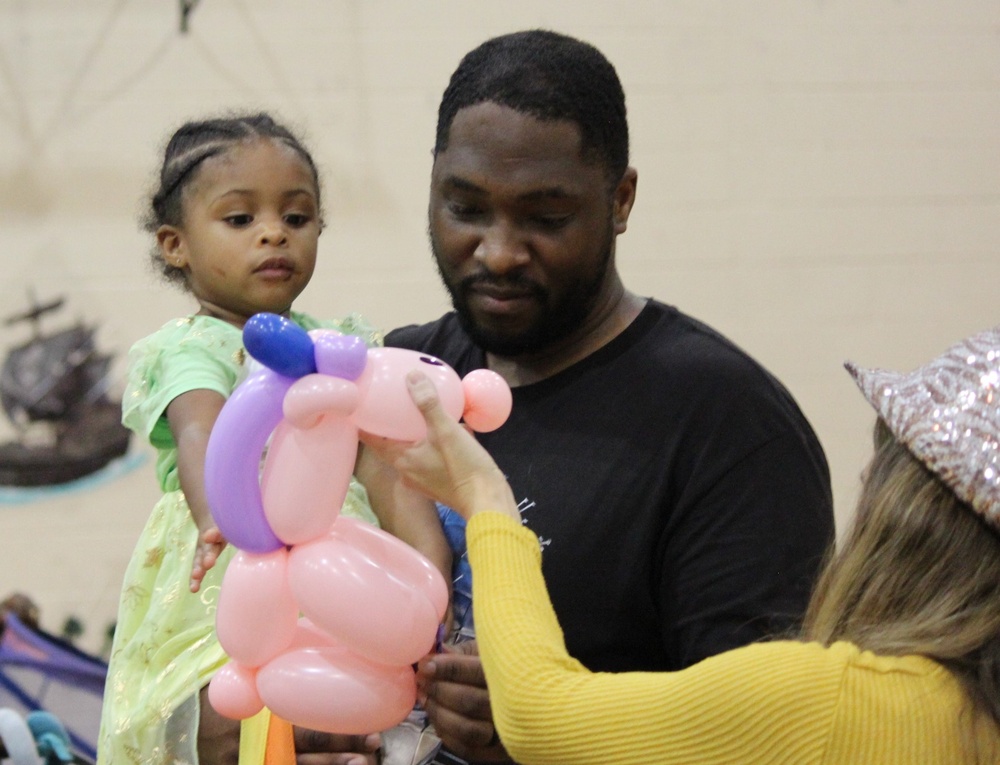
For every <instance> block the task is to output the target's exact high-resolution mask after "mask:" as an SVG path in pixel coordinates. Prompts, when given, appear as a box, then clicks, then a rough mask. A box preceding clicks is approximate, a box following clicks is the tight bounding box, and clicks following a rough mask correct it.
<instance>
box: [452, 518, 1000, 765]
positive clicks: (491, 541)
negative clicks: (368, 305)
mask: <svg viewBox="0 0 1000 765" xmlns="http://www.w3.org/2000/svg"><path fill="white" fill-rule="evenodd" d="M467 539H468V545H469V557H470V560H471V562H472V568H473V572H474V575H473V587H474V588H475V589H474V601H475V604H476V605H475V608H476V631H477V636H478V639H479V644H480V651H481V653H482V657H483V664H484V666H485V669H486V677H487V682H488V684H489V687H490V695H491V699H492V706H493V714H494V718H495V720H496V724H497V728H498V730H499V732H500V736H501V739H502V740H503V742H504V744H505V745H506V747H507V749H508V751H509V752H510V755H511V756H512V757H513V758H514V759H515V760H516V761H517V762H519V763H522V765H542V764H543V763H545V764H550V763H567V764H570V763H571V764H572V765H587V764H588V763H594V765H607V763H618V762H622V763H624V762H628V763H656V764H657V765H670V764H671V763H697V764H698V765H711V764H712V763H719V764H720V765H721V764H722V763H726V765H731V764H732V763H741V764H743V765H754V763H768V764H769V765H770V764H772V763H788V764H789V765H809V763H817V764H819V763H822V765H848V764H850V765H858V764H860V763H863V764H864V765H887V764H888V763H892V764H893V765H935V764H937V763H941V765H944V764H945V763H947V764H948V765H951V764H953V763H973V762H975V763H997V762H1000V730H998V729H997V727H996V726H995V725H993V724H992V723H990V722H986V721H983V720H980V724H978V725H973V724H972V723H971V722H970V718H971V714H970V709H969V705H968V703H967V701H966V698H965V695H964V694H963V692H962V690H961V688H960V687H959V685H958V683H957V682H956V681H955V680H954V678H953V677H952V675H951V674H950V673H949V672H948V671H946V670H945V669H944V668H942V667H941V666H940V665H938V664H936V663H934V662H932V661H931V660H929V659H926V658H923V657H920V656H903V657H894V656H876V655H875V654H873V653H871V652H868V651H861V650H860V649H858V648H857V647H856V646H854V645H852V644H849V643H836V644H834V645H832V646H830V647H829V648H824V647H822V646H821V645H819V644H816V643H800V642H792V641H781V642H774V643H762V644H757V645H752V646H747V647H745V648H740V649H737V650H734V651H729V652H727V653H724V654H721V655H719V656H715V657H712V658H709V659H706V660H705V661H702V662H700V663H699V664H697V665H695V666H693V667H690V668H688V669H686V670H683V671H681V672H629V673H623V674H611V673H592V672H589V671H588V670H587V669H586V668H584V667H583V666H582V665H581V664H580V663H579V662H577V661H576V660H575V659H572V658H570V657H569V655H568V654H567V653H566V648H565V644H564V642H563V637H562V631H561V630H560V628H559V624H558V622H557V621H556V616H555V614H554V613H553V611H552V606H551V604H550V601H549V599H548V595H547V593H546V591H545V583H544V580H543V579H542V575H541V568H540V561H541V554H540V552H539V546H538V540H537V538H536V537H535V536H534V535H533V534H532V533H531V532H530V531H529V530H528V529H526V528H525V527H523V526H521V525H520V524H519V523H518V522H517V521H515V520H513V519H512V518H509V517H508V516H505V515H501V514H499V513H493V512H486V513H480V514H478V515H476V516H474V517H473V519H472V521H471V522H470V523H469V526H468V537H467Z"/></svg>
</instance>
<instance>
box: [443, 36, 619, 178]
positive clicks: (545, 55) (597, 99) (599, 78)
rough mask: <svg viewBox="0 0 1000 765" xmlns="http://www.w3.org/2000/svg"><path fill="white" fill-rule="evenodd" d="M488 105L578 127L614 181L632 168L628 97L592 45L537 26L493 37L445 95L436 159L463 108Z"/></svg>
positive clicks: (468, 59) (587, 152)
mask: <svg viewBox="0 0 1000 765" xmlns="http://www.w3.org/2000/svg"><path fill="white" fill-rule="evenodd" d="M484 102H493V103H496V104H500V105H501V106H506V107H509V108H511V109H514V110H515V111H518V112H521V113H522V114H528V115H531V116H532V117H535V118H536V119H539V120H545V121H548V120H569V121H571V122H573V123H575V124H576V125H577V127H578V128H579V130H580V134H581V136H582V147H581V148H582V150H583V153H584V156H585V157H586V158H588V159H593V160H597V161H599V162H601V163H603V164H604V166H605V168H606V169H607V171H608V175H609V178H610V179H611V180H612V182H615V183H617V181H618V179H619V178H621V176H622V174H623V173H624V172H625V169H626V168H627V167H628V120H627V119H626V115H625V93H624V91H623V90H622V86H621V82H620V81H619V80H618V74H617V73H616V72H615V68H614V66H612V65H611V62H610V61H608V59H607V58H605V56H604V54H603V53H601V52H600V51H599V50H597V48H595V47H594V46H593V45H590V44H588V43H585V42H583V41H581V40H577V39H575V38H573V37H568V36H566V35H562V34H558V33H556V32H550V31H546V30H541V29H536V30H530V31H524V32H514V33H512V34H506V35H501V36H500V37H494V38H492V39H491V40H487V41H486V42H484V43H483V44H482V45H480V46H479V47H477V48H475V49H474V50H472V51H470V52H469V53H467V54H466V55H465V57H464V58H463V59H462V61H461V62H460V63H459V65H458V68H457V69H456V70H455V72H454V74H452V76H451V80H450V81H449V83H448V87H447V88H446V89H445V91H444V95H443V96H442V98H441V105H440V107H439V108H438V122H437V135H436V138H435V143H434V155H435V156H437V154H438V153H439V152H442V151H444V150H445V149H447V148H448V135H449V132H450V130H451V124H452V121H453V120H454V119H455V115H456V114H457V113H458V111H459V110H460V109H464V108H465V107H467V106H475V105H476V104H480V103H484Z"/></svg>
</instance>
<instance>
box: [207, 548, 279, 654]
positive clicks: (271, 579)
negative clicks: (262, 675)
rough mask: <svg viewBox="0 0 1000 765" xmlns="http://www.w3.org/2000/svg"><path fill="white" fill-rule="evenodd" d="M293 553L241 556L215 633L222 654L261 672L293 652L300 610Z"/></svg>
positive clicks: (232, 566)
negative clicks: (291, 576)
mask: <svg viewBox="0 0 1000 765" xmlns="http://www.w3.org/2000/svg"><path fill="white" fill-rule="evenodd" d="M287 572H288V551H287V550H285V548H281V549H280V550H275V551H274V552H272V553H265V554H263V555H255V554H253V553H248V552H245V551H243V550H241V551H239V552H237V553H236V555H234V556H233V559H232V560H231V561H230V562H229V567H228V568H227V569H226V573H225V574H224V575H223V578H222V587H221V588H220V590H219V604H218V609H217V610H216V613H215V629H216V634H217V635H218V638H219V644H220V645H221V646H222V649H223V650H224V651H225V652H226V653H227V654H229V656H230V658H232V659H235V660H236V661H238V662H240V663H241V664H245V665H247V666H249V667H256V666H259V665H261V664H263V663H264V662H266V661H269V660H270V659H272V658H274V657H275V656H277V655H278V654H279V653H281V652H282V651H284V650H285V649H286V648H288V646H289V644H290V643H291V642H292V638H293V637H294V635H295V628H296V624H297V622H298V616H299V609H298V605H297V604H296V603H295V598H294V596H293V595H292V590H291V587H290V586H289V584H288V573H287Z"/></svg>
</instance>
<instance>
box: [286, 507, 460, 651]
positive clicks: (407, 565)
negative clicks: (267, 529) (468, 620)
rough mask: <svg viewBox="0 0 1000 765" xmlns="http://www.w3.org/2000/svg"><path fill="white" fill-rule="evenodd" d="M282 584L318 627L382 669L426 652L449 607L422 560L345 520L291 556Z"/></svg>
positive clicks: (438, 581)
mask: <svg viewBox="0 0 1000 765" xmlns="http://www.w3.org/2000/svg"><path fill="white" fill-rule="evenodd" d="M288 581H289V584H290V585H291V588H292V592H293V593H294V595H295V599H296V600H297V602H298V604H299V607H300V608H301V610H302V613H303V614H305V616H307V617H308V618H309V619H310V620H311V621H312V622H313V623H314V624H315V625H316V626H318V627H320V628H321V629H323V630H325V631H326V632H327V633H329V634H330V635H331V636H332V637H333V639H334V640H335V641H336V642H339V643H342V644H344V645H345V646H348V647H350V648H351V649H353V650H354V651H356V652H358V653H359V654H361V655H362V656H365V657H366V658H368V659H371V660H372V661H375V662H380V663H384V664H397V665H408V664H412V663H413V662H415V661H417V660H418V659H419V658H420V657H422V656H424V655H425V654H426V653H427V652H428V651H430V650H431V648H432V647H433V645H434V640H435V638H436V636H437V626H438V624H439V623H440V621H441V618H442V617H443V616H444V611H445V609H446V607H447V600H448V591H447V585H446V584H445V582H444V578H443V577H442V576H441V574H440V572H439V571H438V570H437V569H436V568H435V567H434V566H433V565H431V563H430V562H429V561H428V560H427V559H426V558H424V557H423V556H422V555H420V553H418V552H417V551H416V550H414V549H413V548H412V547H410V546H409V545H407V544H405V543H404V542H401V541H400V540H398V539H396V538H395V537H393V536H391V535H389V534H387V533H386V532H384V531H381V530H380V529H377V528H375V527H374V526H370V525H369V524H366V523H364V522H362V521H358V520H355V519H353V518H348V517H345V516H339V517H338V518H337V520H336V522H335V523H334V526H333V530H332V531H331V532H330V534H329V535H327V536H326V537H323V538H321V539H318V540H314V541H312V542H307V543H305V544H300V545H297V546H296V547H294V548H293V549H292V550H291V551H290V553H289V557H288Z"/></svg>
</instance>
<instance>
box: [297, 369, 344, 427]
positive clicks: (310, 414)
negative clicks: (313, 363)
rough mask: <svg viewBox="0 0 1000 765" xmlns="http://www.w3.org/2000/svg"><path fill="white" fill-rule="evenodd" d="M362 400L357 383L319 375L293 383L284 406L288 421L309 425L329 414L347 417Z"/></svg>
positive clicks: (298, 425)
mask: <svg viewBox="0 0 1000 765" xmlns="http://www.w3.org/2000/svg"><path fill="white" fill-rule="evenodd" d="M360 400H361V394H360V392H359V391H358V386H357V385H355V384H354V383H351V382H349V381H347V380H341V379H340V378H338V377H328V376H326V375H321V374H315V375H306V376H305V377H303V378H301V379H299V380H296V381H295V382H294V383H292V385H291V387H289V389H288V392H287V393H285V398H284V401H283V402H282V405H281V406H282V412H283V413H284V415H285V419H286V420H290V421H291V422H292V424H293V425H295V426H296V427H300V428H308V427H311V426H312V425H314V424H315V423H316V422H317V421H318V420H319V418H320V417H322V416H323V415H326V414H339V415H341V416H342V417H346V416H347V415H349V414H350V413H351V412H353V411H354V410H355V409H356V408H357V406H358V402H359V401H360Z"/></svg>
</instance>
